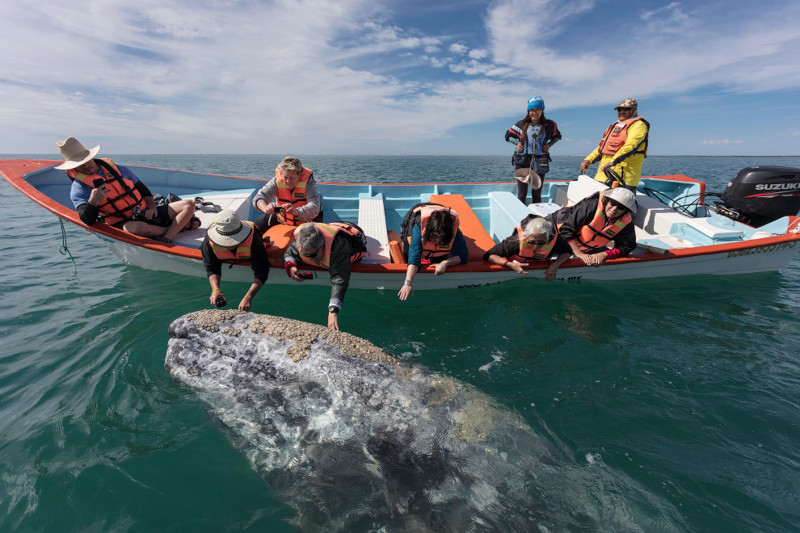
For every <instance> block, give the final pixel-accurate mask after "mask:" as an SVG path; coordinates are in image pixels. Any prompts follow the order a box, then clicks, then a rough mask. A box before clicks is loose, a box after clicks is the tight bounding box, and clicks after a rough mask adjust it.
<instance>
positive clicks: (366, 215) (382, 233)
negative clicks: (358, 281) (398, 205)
mask: <svg viewBox="0 0 800 533" xmlns="http://www.w3.org/2000/svg"><path fill="white" fill-rule="evenodd" d="M358 225H359V226H360V227H361V229H363V230H364V235H365V236H366V237H367V253H366V255H364V257H363V258H362V259H361V262H362V263H391V262H392V258H391V254H390V252H389V237H388V233H387V231H386V212H385V211H384V208H383V195H382V194H377V195H375V196H372V195H370V194H369V193H361V194H360V195H359V196H358Z"/></svg>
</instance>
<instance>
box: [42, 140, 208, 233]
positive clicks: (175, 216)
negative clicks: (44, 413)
mask: <svg viewBox="0 0 800 533" xmlns="http://www.w3.org/2000/svg"><path fill="white" fill-rule="evenodd" d="M56 146H57V147H58V149H59V151H60V152H61V156H62V157H63V158H64V162H63V163H61V164H60V165H57V166H56V167H55V168H57V169H60V170H64V171H66V173H67V176H69V178H70V179H71V180H72V186H71V188H70V192H69V196H70V199H71V200H72V203H73V205H74V206H75V210H76V211H77V212H78V215H79V216H80V219H81V222H83V223H84V224H86V225H87V226H91V225H92V224H95V223H96V222H98V220H102V221H103V222H105V223H106V224H109V225H111V226H113V227H116V228H118V229H121V230H124V231H127V232H128V233H132V234H134V235H140V236H142V237H150V238H151V239H155V240H158V241H161V242H163V243H165V244H171V243H172V239H174V238H175V236H176V235H177V234H178V232H179V231H182V230H183V229H185V228H187V226H190V225H194V224H195V223H196V222H199V219H197V218H195V217H194V210H195V204H194V201H192V200H180V201H176V202H170V203H169V204H164V205H161V206H158V207H156V205H155V200H154V198H153V194H152V193H151V192H150V189H148V188H147V186H146V185H145V184H144V183H142V182H141V181H140V180H139V177H138V176H137V175H136V174H134V173H133V172H132V171H131V170H130V169H129V168H128V167H126V166H123V165H117V164H115V163H114V162H113V161H112V160H111V159H95V156H96V155H97V153H98V152H99V151H100V145H99V144H98V145H97V146H95V147H94V148H92V149H87V148H85V147H84V146H83V144H81V143H80V141H78V139H76V138H75V137H67V138H66V139H65V140H63V141H58V142H57V143H56ZM197 225H198V226H199V224H197ZM187 229H188V228H187Z"/></svg>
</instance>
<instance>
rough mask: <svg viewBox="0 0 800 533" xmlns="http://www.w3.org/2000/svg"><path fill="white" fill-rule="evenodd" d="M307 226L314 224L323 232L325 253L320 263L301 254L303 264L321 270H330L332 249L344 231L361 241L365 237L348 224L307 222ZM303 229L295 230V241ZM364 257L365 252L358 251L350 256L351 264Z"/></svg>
mask: <svg viewBox="0 0 800 533" xmlns="http://www.w3.org/2000/svg"><path fill="white" fill-rule="evenodd" d="M307 224H314V225H315V226H316V227H317V228H319V230H320V231H321V232H322V236H323V237H324V238H325V252H324V253H323V254H322V258H321V259H320V260H319V261H315V260H313V259H311V258H310V257H306V256H305V255H303V254H302V253H300V259H302V260H303V262H304V263H306V264H309V265H313V266H316V267H320V268H330V266H331V248H332V247H333V239H334V238H335V237H336V235H337V234H338V233H339V232H340V231H344V232H345V233H347V234H348V235H350V236H352V237H355V238H357V239H361V238H362V235H363V233H362V232H361V230H360V229H358V228H357V227H355V226H354V225H352V224H349V223H347V222H331V223H330V224H323V223H321V222H307ZM301 227H302V226H300V227H298V228H297V229H296V230H294V236H295V239H296V238H297V235H298V234H299V232H300V228H301ZM298 252H299V250H298ZM362 257H364V252H363V251H356V252H355V253H353V255H351V256H350V262H351V263H357V262H358V261H360V260H361V258H362Z"/></svg>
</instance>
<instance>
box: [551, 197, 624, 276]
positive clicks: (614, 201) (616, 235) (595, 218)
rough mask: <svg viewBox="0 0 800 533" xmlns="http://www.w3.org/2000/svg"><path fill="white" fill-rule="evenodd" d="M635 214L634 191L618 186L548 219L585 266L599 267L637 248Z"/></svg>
mask: <svg viewBox="0 0 800 533" xmlns="http://www.w3.org/2000/svg"><path fill="white" fill-rule="evenodd" d="M635 215H636V198H635V196H634V194H633V192H631V191H630V190H628V189H626V188H625V187H617V188H616V189H606V190H604V191H600V192H596V193H594V194H593V195H591V196H588V197H586V198H584V199H583V200H581V201H579V202H578V203H576V204H575V205H573V206H572V207H564V208H562V209H559V210H558V211H556V212H555V213H552V214H551V215H548V217H547V218H548V219H549V220H551V221H552V222H554V223H555V224H556V226H558V233H559V234H560V235H561V237H563V238H564V239H565V240H566V241H567V244H569V246H570V248H571V249H572V253H573V254H574V255H575V257H577V258H578V259H580V260H581V261H583V263H584V264H585V265H588V266H600V265H602V264H603V263H605V262H606V261H607V260H608V259H616V258H618V257H625V256H626V255H628V254H630V253H631V252H632V251H633V250H635V249H636V233H635V232H634V216H635ZM612 242H613V246H612Z"/></svg>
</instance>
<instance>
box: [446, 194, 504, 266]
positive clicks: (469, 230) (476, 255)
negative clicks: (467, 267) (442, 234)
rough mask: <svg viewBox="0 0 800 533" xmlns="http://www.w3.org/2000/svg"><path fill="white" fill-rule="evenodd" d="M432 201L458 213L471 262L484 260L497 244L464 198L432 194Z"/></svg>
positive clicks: (455, 195)
mask: <svg viewBox="0 0 800 533" xmlns="http://www.w3.org/2000/svg"><path fill="white" fill-rule="evenodd" d="M430 201H431V202H435V203H437V204H441V205H444V206H447V207H449V208H451V209H454V210H455V211H456V213H458V220H459V229H460V230H461V233H462V234H463V235H464V238H465V239H466V241H467V247H468V248H469V260H470V261H480V260H482V259H483V254H484V253H485V252H486V250H488V249H490V248H491V247H492V246H494V244H495V243H494V240H493V239H492V236H491V235H489V232H487V231H486V229H485V228H484V227H483V224H481V221H480V220H479V219H478V216H477V215H476V214H475V212H474V211H473V210H472V208H471V207H470V206H469V204H468V203H467V201H466V200H465V199H464V197H463V196H462V195H460V194H432V195H431V199H430Z"/></svg>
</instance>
